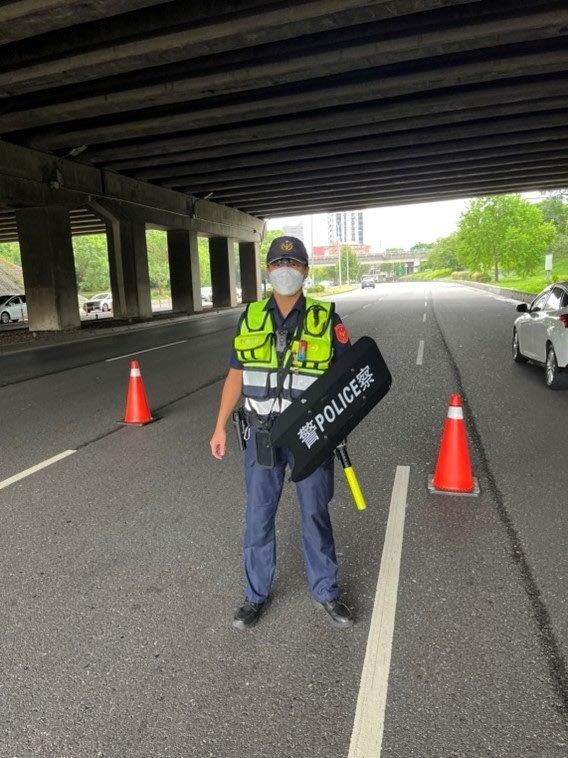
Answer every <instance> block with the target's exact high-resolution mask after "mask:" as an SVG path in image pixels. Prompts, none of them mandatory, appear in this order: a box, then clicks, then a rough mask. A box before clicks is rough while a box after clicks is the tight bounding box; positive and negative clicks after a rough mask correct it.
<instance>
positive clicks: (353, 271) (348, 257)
mask: <svg viewBox="0 0 568 758" xmlns="http://www.w3.org/2000/svg"><path fill="white" fill-rule="evenodd" d="M360 275H361V264H360V263H359V258H357V255H356V254H355V253H354V251H353V249H352V248H351V247H349V245H341V281H342V282H343V283H344V284H345V283H346V282H353V281H358V280H359V278H360Z"/></svg>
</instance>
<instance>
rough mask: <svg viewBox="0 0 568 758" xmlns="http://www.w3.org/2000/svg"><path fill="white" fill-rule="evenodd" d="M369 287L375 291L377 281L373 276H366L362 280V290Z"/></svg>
mask: <svg viewBox="0 0 568 758" xmlns="http://www.w3.org/2000/svg"><path fill="white" fill-rule="evenodd" d="M367 287H372V288H373V289H375V280H374V278H373V277H372V276H364V277H363V278H362V279H361V289H362V290H364V289H366V288H367Z"/></svg>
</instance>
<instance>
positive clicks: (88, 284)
mask: <svg viewBox="0 0 568 758" xmlns="http://www.w3.org/2000/svg"><path fill="white" fill-rule="evenodd" d="M73 254H74V258H75V273H76V275H77V287H78V289H79V292H91V293H94V292H95V291H100V290H103V291H104V290H108V289H109V288H110V274H109V268H108V252H107V240H106V235H105V234H85V235H78V236H76V237H73Z"/></svg>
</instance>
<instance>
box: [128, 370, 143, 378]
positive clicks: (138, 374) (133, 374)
mask: <svg viewBox="0 0 568 758" xmlns="http://www.w3.org/2000/svg"><path fill="white" fill-rule="evenodd" d="M130 376H133V377H138V376H142V374H141V373H140V369H139V368H131V369H130Z"/></svg>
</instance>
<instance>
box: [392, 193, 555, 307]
mask: <svg viewBox="0 0 568 758" xmlns="http://www.w3.org/2000/svg"><path fill="white" fill-rule="evenodd" d="M550 253H551V254H552V256H553V268H552V272H551V275H550V277H549V276H547V273H546V271H545V257H546V255H548V254H550ZM404 279H405V280H406V281H433V280H444V279H446V280H449V281H451V280H454V281H456V280H457V281H473V282H487V283H493V284H498V285H499V286H501V287H507V288H510V289H518V290H521V291H525V292H533V293H537V292H540V290H542V289H543V288H544V287H546V285H547V284H549V283H550V282H551V281H560V280H564V279H568V191H565V190H560V191H558V192H554V193H551V194H550V195H549V196H548V197H546V198H545V199H544V200H542V201H541V202H539V203H529V202H528V201H527V200H525V199H524V198H522V197H521V196H520V195H497V196H495V197H484V198H478V199H476V200H472V201H471V202H470V204H469V206H468V208H467V210H466V211H465V213H464V214H463V215H462V217H461V219H460V223H459V226H458V229H457V230H456V231H455V232H454V233H453V234H450V235H448V236H447V237H442V238H440V239H438V240H436V242H434V243H433V244H431V245H430V246H429V248H428V257H427V259H426V260H425V261H424V263H423V264H422V266H421V268H420V271H419V272H417V273H415V274H411V275H410V276H406V277H404Z"/></svg>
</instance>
